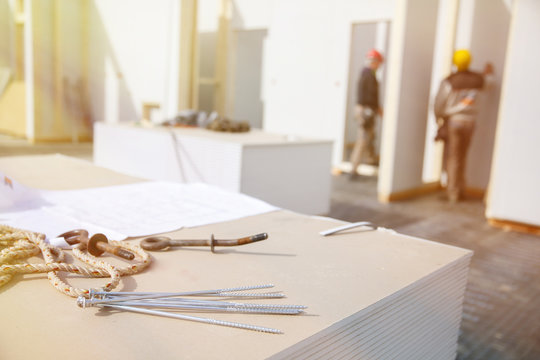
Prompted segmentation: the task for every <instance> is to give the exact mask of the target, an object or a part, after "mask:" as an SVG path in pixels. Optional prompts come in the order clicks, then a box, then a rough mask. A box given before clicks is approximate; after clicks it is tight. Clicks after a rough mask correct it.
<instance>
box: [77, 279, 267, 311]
mask: <svg viewBox="0 0 540 360" xmlns="http://www.w3.org/2000/svg"><path fill="white" fill-rule="evenodd" d="M272 287H274V285H273V284H264V285H252V286H241V287H236V288H225V289H214V290H198V291H186V292H177V293H165V292H162V293H160V292H119V291H116V292H114V291H109V292H108V291H94V290H93V289H92V290H90V296H91V297H92V298H93V297H94V296H96V295H98V296H108V295H112V296H114V299H112V298H108V299H106V300H105V299H103V301H102V302H113V301H125V300H142V299H158V298H166V297H175V296H194V295H195V296H196V295H210V294H220V293H226V292H232V291H244V290H258V289H268V288H272ZM118 295H120V296H118ZM124 295H125V297H124ZM130 295H134V296H130ZM91 300H92V303H93V304H99V303H100V301H101V300H98V299H91ZM79 306H80V305H79Z"/></svg>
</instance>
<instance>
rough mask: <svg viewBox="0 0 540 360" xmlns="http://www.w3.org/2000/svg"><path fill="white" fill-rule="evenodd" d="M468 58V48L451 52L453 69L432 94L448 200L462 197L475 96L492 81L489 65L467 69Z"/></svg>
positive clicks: (472, 128) (476, 99)
mask: <svg viewBox="0 0 540 360" xmlns="http://www.w3.org/2000/svg"><path fill="white" fill-rule="evenodd" d="M471 60H472V57H471V54H470V52H469V51H468V50H465V49H460V50H457V51H456V52H455V53H454V57H453V63H454V65H455V67H456V71H455V72H453V73H452V74H450V76H448V77H446V78H445V79H444V80H443V81H442V82H441V85H440V87H439V91H438V92H437V96H436V97H435V104H434V110H435V117H436V119H437V123H438V125H439V130H438V132H437V136H436V137H435V140H440V141H443V142H444V161H443V163H444V166H443V168H444V170H445V171H446V176H447V184H446V191H447V194H448V200H449V201H450V202H457V201H459V200H461V199H463V198H464V195H465V190H466V183H465V169H466V160H467V152H468V149H469V145H470V142H471V139H472V135H473V132H474V127H475V122H476V117H477V113H478V96H479V94H480V92H481V91H482V90H483V89H485V88H486V85H488V86H489V85H490V84H491V83H492V82H493V75H492V74H493V66H492V65H491V64H490V63H487V64H486V65H485V67H484V72H483V73H479V72H474V71H471V70H469V65H470V63H471Z"/></svg>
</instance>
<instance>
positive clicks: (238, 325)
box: [100, 304, 283, 334]
mask: <svg viewBox="0 0 540 360" xmlns="http://www.w3.org/2000/svg"><path fill="white" fill-rule="evenodd" d="M100 306H103V307H110V308H113V309H120V310H125V311H131V312H137V313H143V314H150V315H156V316H164V317H170V318H174V319H182V320H189V321H195V322H202V323H205V324H212V325H220V326H229V327H234V328H239V329H246V330H253V331H261V332H266V333H271V334H283V332H282V331H281V330H278V329H273V328H267V327H262V326H257V325H249V324H242V323H236V322H231V321H223V320H216V319H207V318H201V317H197V316H191V315H183V314H174V313H169V312H166V311H157V310H149V309H141V308H136V307H132V306H122V305H112V304H102V305H100Z"/></svg>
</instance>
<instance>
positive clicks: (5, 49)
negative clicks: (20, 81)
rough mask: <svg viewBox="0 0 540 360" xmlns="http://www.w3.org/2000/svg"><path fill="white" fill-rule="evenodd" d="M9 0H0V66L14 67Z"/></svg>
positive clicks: (12, 30) (12, 27)
mask: <svg viewBox="0 0 540 360" xmlns="http://www.w3.org/2000/svg"><path fill="white" fill-rule="evenodd" d="M11 5H12V4H11V1H10V0H0V67H9V68H12V69H13V68H14V66H15V54H14V50H15V49H14V38H13V37H14V35H15V34H14V26H15V25H14V22H13V10H12V7H11Z"/></svg>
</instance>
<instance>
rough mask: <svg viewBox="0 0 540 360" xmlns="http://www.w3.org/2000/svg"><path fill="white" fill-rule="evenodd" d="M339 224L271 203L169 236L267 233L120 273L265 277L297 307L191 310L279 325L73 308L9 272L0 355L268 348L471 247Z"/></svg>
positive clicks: (72, 181)
mask: <svg viewBox="0 0 540 360" xmlns="http://www.w3.org/2000/svg"><path fill="white" fill-rule="evenodd" d="M0 171H3V172H5V173H7V174H9V175H11V176H12V177H13V178H14V179H16V180H18V181H20V182H22V183H25V184H27V185H31V186H35V187H41V188H47V189H61V188H66V189H67V188H70V189H72V188H77V187H79V188H80V187H87V186H102V185H113V184H122V183H129V182H133V181H136V179H134V178H130V177H127V176H124V175H121V174H118V173H115V172H112V171H110V170H106V169H101V168H97V167H95V166H93V165H92V164H91V163H86V162H83V161H79V160H73V159H69V158H66V157H63V156H58V155H56V156H33V157H18V158H14V157H13V158H0ZM336 225H339V222H336V221H334V220H332V219H321V218H313V217H308V216H304V215H300V214H296V213H292V212H288V211H275V212H272V213H268V214H264V215H258V216H252V217H247V218H244V219H240V220H235V221H228V222H223V223H218V224H213V225H208V226H201V227H197V228H190V229H182V230H180V231H177V232H174V233H171V236H173V237H176V238H205V237H208V236H209V235H210V234H211V233H213V234H215V235H216V236H219V237H221V238H232V237H238V236H243V235H250V234H255V233H259V232H268V234H269V239H268V240H266V241H262V242H258V243H254V244H250V245H246V246H242V247H236V248H224V249H220V250H218V253H216V254H213V253H211V252H210V251H209V250H208V249H205V248H192V249H175V250H170V251H165V252H157V253H152V260H153V261H152V264H151V265H150V267H149V268H148V269H147V270H145V271H144V272H142V273H140V274H136V275H134V276H130V277H125V278H123V280H122V282H121V285H120V287H119V288H118V289H117V290H124V291H133V290H135V291H167V292H170V291H187V290H200V289H215V288H226V287H235V286H242V285H254V284H265V283H273V284H275V285H276V288H275V289H276V290H280V291H283V292H284V293H285V294H286V295H287V298H286V299H277V300H261V301H260V302H262V303H276V304H285V303H287V304H302V305H306V306H308V309H307V311H306V314H305V315H301V316H275V315H249V314H234V313H231V314H194V313H191V314H194V315H199V316H203V317H212V318H216V319H223V320H230V321H236V322H243V323H248V324H254V325H261V326H266V327H273V328H278V329H281V330H282V331H283V332H284V334H281V335H273V334H266V333H259V332H253V331H247V330H241V329H233V328H228V327H221V326H214V325H207V324H200V323H194V322H189V321H183V320H176V319H168V318H161V317H155V316H149V315H142V314H132V313H123V312H113V311H100V310H98V309H95V308H87V309H81V308H78V307H77V306H76V303H75V299H73V298H70V297H68V296H65V295H63V294H61V293H59V292H58V291H57V290H56V289H54V288H53V287H52V286H51V285H50V284H49V283H48V281H47V279H46V276H45V275H34V276H24V277H22V276H16V278H15V279H14V280H13V281H12V282H11V283H9V284H8V285H6V286H4V287H3V288H0V318H1V319H2V326H1V327H0V358H2V359H4V358H5V359H11V358H17V359H26V358H33V357H35V358H40V359H60V358H80V359H86V358H101V359H122V358H126V359H127V358H130V359H148V358H155V359H180V358H181V359H254V358H266V357H269V356H271V355H273V354H276V353H278V352H280V351H283V350H285V349H287V348H289V347H291V346H294V345H295V344H297V343H299V342H300V341H303V340H305V339H307V338H309V337H310V336H313V335H316V334H317V333H320V332H322V331H324V330H325V329H327V328H328V327H330V326H332V325H333V324H336V323H338V322H342V321H347V318H349V317H351V316H353V315H354V314H357V313H358V312H361V311H362V310H363V309H366V308H367V307H368V306H373V305H376V304H377V303H381V302H384V299H388V298H390V297H392V296H394V297H395V296H396V294H398V293H399V292H401V291H405V290H406V288H407V287H410V286H414V284H416V283H418V282H422V279H429V278H430V276H433V274H436V273H437V272H444V271H447V269H449V268H452V267H456V266H458V267H459V266H461V267H462V266H463V262H467V261H468V259H469V257H470V256H471V252H470V251H468V250H464V249H460V248H456V247H451V246H446V245H442V244H438V243H434V242H430V241H426V240H421V239H416V238H411V237H408V236H404V235H400V234H393V233H391V232H386V231H366V230H365V229H356V230H350V231H347V232H346V233H343V234H339V235H335V236H329V237H322V236H320V235H319V232H320V231H322V230H325V229H328V228H331V227H334V226H336ZM132 241H134V242H137V240H132ZM69 258H70V259H72V257H71V256H69ZM32 261H39V259H38V258H34V259H32ZM113 261H116V260H113ZM460 264H461V265H460ZM67 278H68V281H69V282H70V283H72V284H74V285H77V286H81V287H99V286H100V285H103V284H104V283H105V282H106V279H76V278H74V276H71V275H69V276H67ZM424 281H425V280H424ZM441 296H442V297H443V296H445V294H441Z"/></svg>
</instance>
